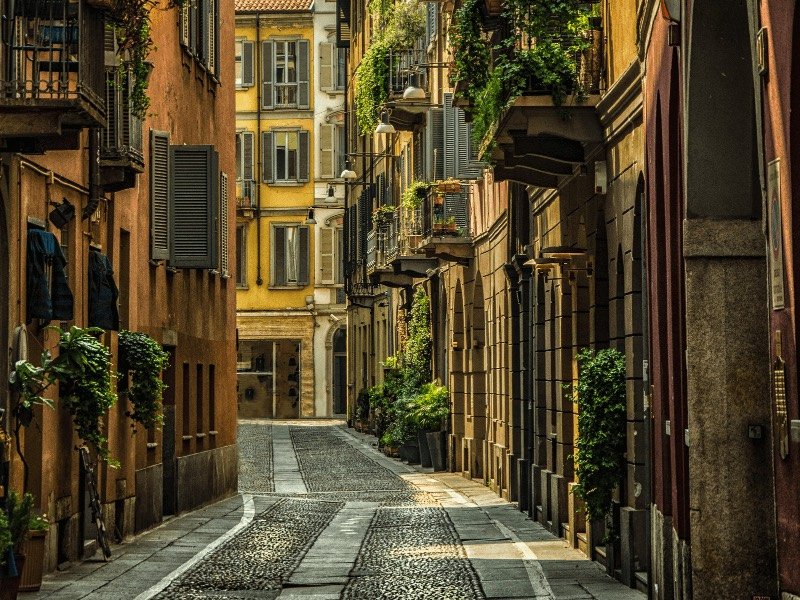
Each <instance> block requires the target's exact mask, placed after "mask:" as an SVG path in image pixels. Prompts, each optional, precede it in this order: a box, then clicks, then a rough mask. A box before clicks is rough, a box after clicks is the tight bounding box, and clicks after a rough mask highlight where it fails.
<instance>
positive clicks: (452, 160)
mask: <svg viewBox="0 0 800 600" xmlns="http://www.w3.org/2000/svg"><path fill="white" fill-rule="evenodd" d="M444 176H445V178H446V179H450V178H451V177H456V110H455V107H454V106H453V94H449V93H448V94H444Z"/></svg>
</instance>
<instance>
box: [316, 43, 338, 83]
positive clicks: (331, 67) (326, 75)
mask: <svg viewBox="0 0 800 600" xmlns="http://www.w3.org/2000/svg"><path fill="white" fill-rule="evenodd" d="M334 59H335V53H334V52H333V44H331V43H330V42H322V43H320V45H319V89H321V90H325V91H327V90H331V89H333V88H334V83H335V81H336V76H335V72H336V71H335V66H336V63H335V60H334Z"/></svg>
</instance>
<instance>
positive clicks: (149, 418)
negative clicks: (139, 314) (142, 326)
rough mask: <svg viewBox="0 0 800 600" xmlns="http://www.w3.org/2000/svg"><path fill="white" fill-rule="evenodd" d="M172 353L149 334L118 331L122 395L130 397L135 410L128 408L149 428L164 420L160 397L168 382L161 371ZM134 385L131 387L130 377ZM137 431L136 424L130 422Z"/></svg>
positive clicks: (130, 414) (131, 415) (128, 413)
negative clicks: (163, 378)
mask: <svg viewBox="0 0 800 600" xmlns="http://www.w3.org/2000/svg"><path fill="white" fill-rule="evenodd" d="M168 360H169V354H168V353H166V352H164V351H163V350H162V349H161V346H159V344H158V343H157V342H156V341H155V340H154V339H153V338H151V337H150V336H149V335H147V334H144V333H139V332H133V331H121V332H120V334H119V373H120V376H119V380H120V382H122V383H123V386H122V389H121V391H120V396H121V397H123V398H127V399H128V400H130V402H131V404H132V405H133V410H132V411H126V413H125V414H126V415H128V416H129V417H130V418H131V419H133V420H134V421H135V422H138V423H141V424H142V425H143V426H144V427H145V428H146V429H150V428H153V427H156V426H157V425H161V424H162V423H163V416H162V413H161V399H162V396H163V392H164V389H165V388H166V385H165V384H164V382H163V381H162V380H161V372H162V371H163V370H164V369H166V368H167V366H168ZM129 377H130V380H131V385H130V387H128V385H127V383H128V378H129ZM131 427H132V428H134V430H135V427H136V425H135V423H132V424H131Z"/></svg>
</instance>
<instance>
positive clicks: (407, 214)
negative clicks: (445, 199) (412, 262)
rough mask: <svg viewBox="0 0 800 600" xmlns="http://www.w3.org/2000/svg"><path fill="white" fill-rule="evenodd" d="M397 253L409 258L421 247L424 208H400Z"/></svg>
mask: <svg viewBox="0 0 800 600" xmlns="http://www.w3.org/2000/svg"><path fill="white" fill-rule="evenodd" d="M399 212H400V223H399V227H398V240H397V245H398V248H397V251H398V253H399V254H400V255H401V256H411V255H412V254H415V253H416V252H417V249H418V248H419V247H420V246H421V245H422V239H423V234H424V219H423V213H424V206H420V207H418V208H400V209H399Z"/></svg>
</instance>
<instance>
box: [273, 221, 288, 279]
mask: <svg viewBox="0 0 800 600" xmlns="http://www.w3.org/2000/svg"><path fill="white" fill-rule="evenodd" d="M272 271H273V273H272V284H273V285H286V228H285V227H281V226H276V227H274V228H273V229H272Z"/></svg>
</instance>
